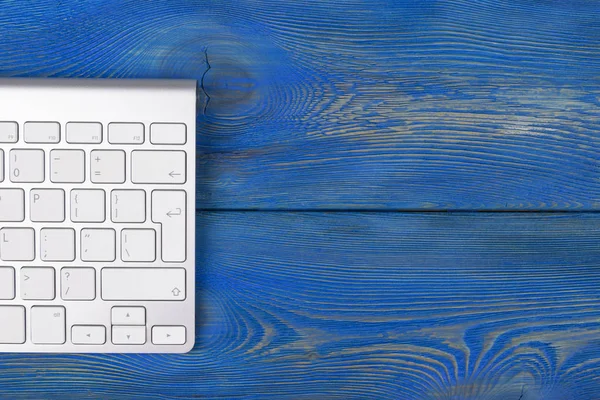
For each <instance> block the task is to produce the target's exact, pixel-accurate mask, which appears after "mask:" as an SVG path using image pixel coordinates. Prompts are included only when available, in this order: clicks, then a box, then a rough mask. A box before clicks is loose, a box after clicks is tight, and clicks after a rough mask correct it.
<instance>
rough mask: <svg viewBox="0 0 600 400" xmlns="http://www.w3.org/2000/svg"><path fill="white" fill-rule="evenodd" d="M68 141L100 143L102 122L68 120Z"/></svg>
mask: <svg viewBox="0 0 600 400" xmlns="http://www.w3.org/2000/svg"><path fill="white" fill-rule="evenodd" d="M67 142H68V143H91V144H98V143H102V124H100V123H97V122H69V123H68V124H67Z"/></svg>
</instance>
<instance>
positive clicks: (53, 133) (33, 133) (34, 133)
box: [23, 122, 60, 143]
mask: <svg viewBox="0 0 600 400" xmlns="http://www.w3.org/2000/svg"><path fill="white" fill-rule="evenodd" d="M23 136H24V137H25V142H27V143H58V142H60V124H59V123H58V122H26V123H25V126H24V127H23Z"/></svg>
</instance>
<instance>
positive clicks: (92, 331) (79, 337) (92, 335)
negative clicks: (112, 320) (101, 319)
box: [71, 325, 106, 345]
mask: <svg viewBox="0 0 600 400" xmlns="http://www.w3.org/2000/svg"><path fill="white" fill-rule="evenodd" d="M71 342H72V343H73V344H92V345H100V344H104V343H106V327H105V326H103V325H73V327H72V328H71Z"/></svg>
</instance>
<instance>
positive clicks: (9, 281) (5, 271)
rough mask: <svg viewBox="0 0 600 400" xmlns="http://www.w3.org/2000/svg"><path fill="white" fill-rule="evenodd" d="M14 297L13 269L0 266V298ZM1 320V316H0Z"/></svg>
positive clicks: (10, 298)
mask: <svg viewBox="0 0 600 400" xmlns="http://www.w3.org/2000/svg"><path fill="white" fill-rule="evenodd" d="M14 298H15V269H14V268H13V267H0V300H12V299H14ZM0 321H2V318H0Z"/></svg>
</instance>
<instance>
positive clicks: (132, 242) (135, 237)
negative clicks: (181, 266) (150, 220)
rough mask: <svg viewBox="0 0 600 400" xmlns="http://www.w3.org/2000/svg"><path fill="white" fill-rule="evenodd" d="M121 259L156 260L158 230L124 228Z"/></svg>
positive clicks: (132, 260) (131, 260)
mask: <svg viewBox="0 0 600 400" xmlns="http://www.w3.org/2000/svg"><path fill="white" fill-rule="evenodd" d="M121 259H122V260H123V261H125V262H153V261H154V260H156V231H155V230H154V229H123V230H122V231H121Z"/></svg>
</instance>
